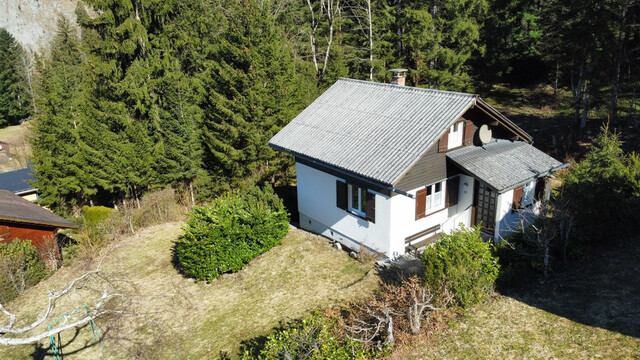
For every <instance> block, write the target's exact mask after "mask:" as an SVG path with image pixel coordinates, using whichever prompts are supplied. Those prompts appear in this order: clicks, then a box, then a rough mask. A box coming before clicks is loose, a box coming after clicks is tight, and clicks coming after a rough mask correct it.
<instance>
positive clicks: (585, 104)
mask: <svg viewBox="0 0 640 360" xmlns="http://www.w3.org/2000/svg"><path fill="white" fill-rule="evenodd" d="M582 101H583V108H582V118H581V119H580V129H584V128H586V127H587V113H588V112H589V83H588V82H587V81H585V83H584V96H582Z"/></svg>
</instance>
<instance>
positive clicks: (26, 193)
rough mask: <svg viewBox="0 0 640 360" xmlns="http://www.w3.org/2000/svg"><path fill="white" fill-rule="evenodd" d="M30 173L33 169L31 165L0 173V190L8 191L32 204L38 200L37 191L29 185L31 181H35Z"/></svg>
mask: <svg viewBox="0 0 640 360" xmlns="http://www.w3.org/2000/svg"><path fill="white" fill-rule="evenodd" d="M32 173H33V167H31V164H29V166H28V167H26V168H23V169H18V170H12V171H6V172H2V173H0V190H9V191H11V192H12V193H14V194H16V195H18V196H20V197H22V198H23V199H26V200H29V201H32V202H33V201H36V200H38V189H36V188H34V187H33V185H31V184H30V182H31V181H35V180H36V179H35V178H34V177H33V176H32V175H31V174H32Z"/></svg>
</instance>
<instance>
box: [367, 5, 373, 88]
mask: <svg viewBox="0 0 640 360" xmlns="http://www.w3.org/2000/svg"><path fill="white" fill-rule="evenodd" d="M367 17H368V20H369V80H371V81H373V21H372V20H371V0H367Z"/></svg>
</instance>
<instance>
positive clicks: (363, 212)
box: [347, 184, 368, 218]
mask: <svg viewBox="0 0 640 360" xmlns="http://www.w3.org/2000/svg"><path fill="white" fill-rule="evenodd" d="M347 187H348V188H347V192H348V193H347V199H348V203H347V209H348V211H350V212H352V213H354V214H356V215H358V216H360V217H362V218H366V216H367V192H368V190H367V189H366V188H363V187H360V186H358V185H354V184H347ZM355 189H357V190H356V194H357V202H358V204H355V205H356V206H354V203H353V201H354V198H353V196H354V190H355Z"/></svg>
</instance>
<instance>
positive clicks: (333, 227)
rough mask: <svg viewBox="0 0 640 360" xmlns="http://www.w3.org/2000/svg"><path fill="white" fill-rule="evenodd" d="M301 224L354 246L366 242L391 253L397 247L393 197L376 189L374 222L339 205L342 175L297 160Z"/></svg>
mask: <svg viewBox="0 0 640 360" xmlns="http://www.w3.org/2000/svg"><path fill="white" fill-rule="evenodd" d="M296 171H297V179H298V211H299V213H300V227H302V228H303V229H306V230H309V231H311V232H315V233H318V234H322V235H324V236H326V237H328V238H331V239H333V240H336V241H338V242H340V243H341V244H343V245H346V246H348V247H350V248H352V249H353V250H356V251H357V250H358V249H359V248H360V243H361V242H362V243H363V244H364V245H365V246H367V247H368V248H370V249H372V250H375V251H379V252H381V253H384V254H385V255H387V256H388V257H391V256H392V255H393V251H396V250H395V249H391V247H390V244H389V234H390V219H391V216H390V198H389V197H387V196H385V195H382V194H379V193H376V221H375V223H371V222H369V221H367V220H365V219H362V218H360V217H358V216H356V215H354V214H351V213H349V212H347V211H345V210H342V209H340V208H338V207H337V206H336V180H338V179H339V178H338V177H336V176H333V175H330V174H327V173H325V172H322V171H319V170H316V169H314V168H311V167H309V166H306V165H303V164H300V163H296Z"/></svg>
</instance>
